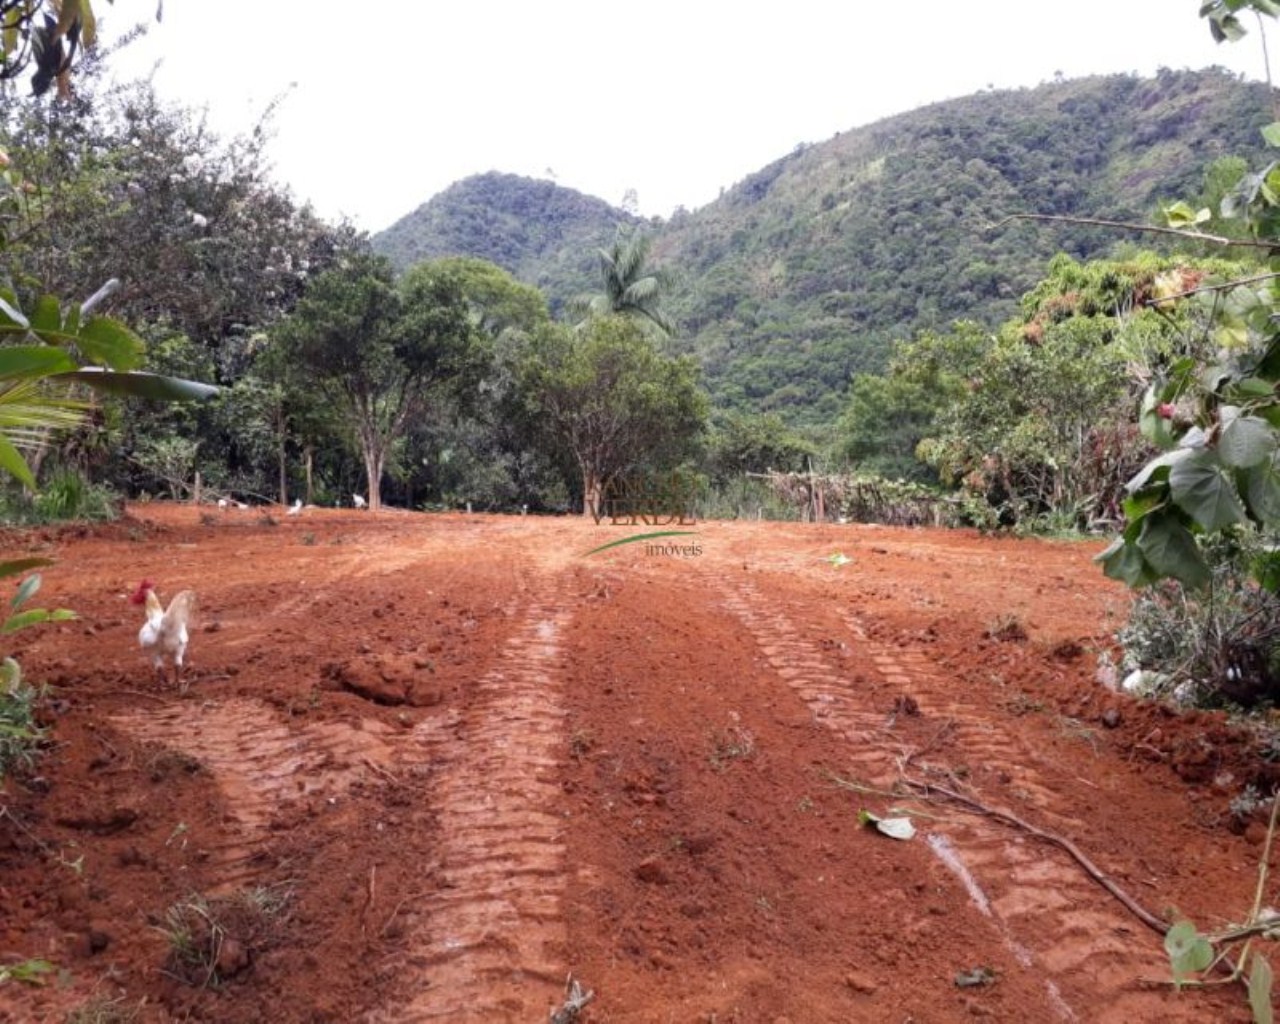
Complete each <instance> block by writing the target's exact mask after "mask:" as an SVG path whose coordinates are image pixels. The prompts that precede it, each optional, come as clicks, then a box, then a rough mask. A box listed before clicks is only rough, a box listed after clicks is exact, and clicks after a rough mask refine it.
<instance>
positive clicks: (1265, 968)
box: [1249, 953, 1275, 1024]
mask: <svg viewBox="0 0 1280 1024" xmlns="http://www.w3.org/2000/svg"><path fill="white" fill-rule="evenodd" d="M1271 983H1272V976H1271V965H1270V964H1269V963H1267V961H1266V960H1264V959H1263V957H1262V954H1261V953H1254V954H1253V970H1252V971H1250V972H1249V1008H1250V1009H1251V1010H1253V1024H1272V1022H1273V1021H1274V1020H1275V1014H1274V1012H1273V1011H1272V1009H1271Z"/></svg>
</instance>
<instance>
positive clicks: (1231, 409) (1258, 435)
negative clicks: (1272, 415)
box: [1218, 406, 1276, 469]
mask: <svg viewBox="0 0 1280 1024" xmlns="http://www.w3.org/2000/svg"><path fill="white" fill-rule="evenodd" d="M1222 419H1223V422H1224V423H1225V424H1226V425H1225V426H1224V427H1223V428H1222V433H1221V434H1220V435H1219V437H1218V458H1220V459H1221V460H1222V461H1223V463H1224V464H1226V465H1228V466H1232V467H1233V468H1235V469H1248V468H1249V467H1250V466H1256V465H1258V464H1259V463H1262V462H1266V461H1267V459H1269V458H1271V456H1272V455H1274V454H1275V452H1276V432H1275V429H1274V428H1273V427H1272V426H1271V424H1269V423H1268V422H1267V421H1266V420H1264V419H1260V418H1259V417H1257V416H1242V415H1239V412H1238V410H1237V409H1236V407H1235V406H1224V407H1223V409H1222Z"/></svg>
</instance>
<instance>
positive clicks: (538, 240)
mask: <svg viewBox="0 0 1280 1024" xmlns="http://www.w3.org/2000/svg"><path fill="white" fill-rule="evenodd" d="M636 221H637V218H635V217H632V216H629V215H628V214H626V213H624V212H623V211H621V210H619V209H617V208H615V207H613V206H610V205H609V204H608V203H606V202H605V201H604V200H603V199H596V198H595V197H594V196H587V195H583V194H582V193H581V192H576V191H574V190H573V189H569V188H561V187H560V186H558V185H556V184H555V183H554V182H551V181H540V180H537V179H534V178H523V177H520V176H519V175H515V174H499V173H497V172H496V171H490V172H489V173H488V174H477V175H474V176H472V177H470V178H465V179H464V180H462V181H459V182H456V183H454V184H453V185H450V186H449V188H447V189H445V190H444V191H443V192H441V193H440V194H439V195H437V196H435V197H434V198H433V199H431V200H430V201H429V202H427V203H423V204H422V205H421V206H419V207H418V208H417V209H416V210H414V211H413V212H412V213H410V214H409V215H408V216H405V217H402V218H401V219H400V220H398V221H396V223H394V224H393V225H391V227H389V228H387V229H386V230H385V231H383V232H380V233H379V234H378V235H377V236H375V238H374V240H373V242H374V246H375V248H377V250H378V251H379V252H382V253H385V254H386V255H387V256H388V257H389V258H390V259H391V261H392V263H394V264H395V265H396V267H397V269H401V270H403V269H404V268H405V267H407V266H410V265H411V264H413V263H417V262H418V261H420V260H426V259H435V258H437V257H440V256H477V257H479V258H481V259H485V260H488V261H489V262H490V263H496V264H497V265H498V266H500V267H503V268H504V269H506V270H507V271H509V272H510V273H512V274H513V275H515V276H516V277H518V278H520V280H522V281H526V282H528V283H529V284H533V285H536V286H537V287H539V288H541V289H542V290H543V291H545V292H546V293H547V295H548V297H550V298H552V299H553V300H560V299H563V298H564V297H566V296H567V295H570V294H576V293H578V292H580V291H582V289H583V287H584V286H585V284H586V283H587V282H589V281H591V279H592V274H594V273H595V266H596V262H595V251H596V249H597V247H598V246H600V245H601V244H603V242H604V241H607V240H608V239H610V238H612V237H613V233H614V230H615V228H616V226H617V225H618V224H620V223H624V224H632V223H635V222H636Z"/></svg>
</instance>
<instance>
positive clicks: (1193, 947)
mask: <svg viewBox="0 0 1280 1024" xmlns="http://www.w3.org/2000/svg"><path fill="white" fill-rule="evenodd" d="M1164 949H1165V952H1166V953H1168V954H1169V966H1170V967H1172V968H1173V980H1174V982H1175V983H1181V982H1183V981H1185V980H1186V979H1187V978H1188V977H1190V976H1191V975H1193V974H1199V973H1200V972H1201V971H1203V970H1205V969H1207V968H1208V966H1209V965H1210V964H1211V963H1213V946H1212V945H1210V943H1209V940H1208V939H1206V938H1205V937H1204V936H1203V935H1201V934H1200V933H1199V932H1198V931H1196V926H1195V925H1193V924H1192V923H1191V922H1190V921H1179V922H1178V923H1177V924H1175V925H1174V926H1173V927H1171V928H1170V929H1169V930H1168V931H1167V932H1165V936H1164Z"/></svg>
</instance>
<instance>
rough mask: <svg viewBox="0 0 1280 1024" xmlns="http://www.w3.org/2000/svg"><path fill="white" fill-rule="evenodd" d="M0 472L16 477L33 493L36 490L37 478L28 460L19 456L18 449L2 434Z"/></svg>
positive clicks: (0, 441) (0, 439)
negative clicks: (32, 472)
mask: <svg viewBox="0 0 1280 1024" xmlns="http://www.w3.org/2000/svg"><path fill="white" fill-rule="evenodd" d="M0 470H3V471H4V472H6V473H8V474H9V475H10V476H13V477H16V478H17V479H18V482H19V483H22V484H25V485H26V486H27V487H30V488H31V489H32V490H33V491H34V490H35V489H36V478H35V477H34V476H33V475H32V474H31V468H30V467H29V466H28V465H27V460H26V459H24V458H23V457H22V456H21V455H19V454H18V449H17V448H15V447H14V446H13V444H12V442H10V440H9V439H8V438H7V437H5V436H4V434H0Z"/></svg>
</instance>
